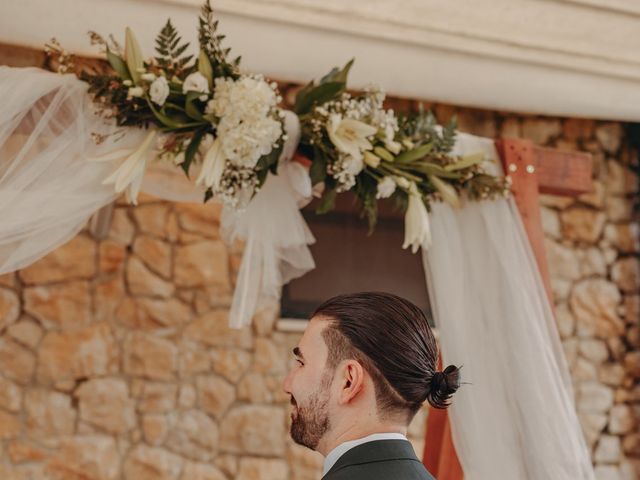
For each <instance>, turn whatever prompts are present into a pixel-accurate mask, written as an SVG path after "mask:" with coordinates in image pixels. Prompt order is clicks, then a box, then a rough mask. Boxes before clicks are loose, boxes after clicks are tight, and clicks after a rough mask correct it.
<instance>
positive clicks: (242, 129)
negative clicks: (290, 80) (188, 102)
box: [206, 76, 282, 168]
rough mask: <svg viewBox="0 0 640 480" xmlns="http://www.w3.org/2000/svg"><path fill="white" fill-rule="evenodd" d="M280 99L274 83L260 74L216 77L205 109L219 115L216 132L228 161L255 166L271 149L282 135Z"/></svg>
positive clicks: (242, 165) (239, 164)
mask: <svg viewBox="0 0 640 480" xmlns="http://www.w3.org/2000/svg"><path fill="white" fill-rule="evenodd" d="M279 100H280V98H279V97H278V95H277V94H276V91H275V89H274V86H273V85H269V84H268V83H267V82H266V81H265V80H264V79H263V78H262V77H260V76H243V77H241V78H240V79H238V80H235V81H234V80H232V79H228V78H218V79H216V81H215V90H214V95H213V99H212V100H210V101H209V102H208V103H207V108H206V113H207V114H213V115H215V116H216V117H218V118H219V119H220V120H219V122H218V124H217V136H218V138H219V139H220V141H221V143H222V147H221V148H222V152H223V153H224V156H225V158H226V159H228V160H229V162H231V163H232V164H233V165H235V166H237V167H246V168H253V167H255V166H256V164H257V162H258V160H259V159H260V157H262V156H263V155H267V154H268V153H269V152H271V150H272V149H273V148H274V145H276V144H277V142H278V140H279V139H280V137H281V136H282V123H281V122H280V121H279V120H278V119H276V118H275V113H276V111H277V103H278V101H279Z"/></svg>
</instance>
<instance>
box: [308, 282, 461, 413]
mask: <svg viewBox="0 0 640 480" xmlns="http://www.w3.org/2000/svg"><path fill="white" fill-rule="evenodd" d="M320 316H321V317H326V318H327V319H328V320H329V321H330V325H329V327H327V328H326V329H325V330H324V331H323V338H324V340H325V343H326V344H327V348H328V351H329V355H328V360H327V367H328V368H333V369H335V367H336V366H337V365H338V364H339V363H340V362H341V361H343V360H346V359H349V358H351V359H355V360H357V361H358V362H360V363H361V364H362V366H363V367H364V369H365V370H366V371H367V372H368V373H369V375H370V376H371V377H372V379H373V383H374V388H375V392H376V402H377V405H378V411H379V414H380V415H382V416H385V415H397V414H400V413H402V412H406V413H407V414H408V421H411V419H412V418H413V416H414V415H415V414H416V412H417V411H418V410H419V409H420V407H421V406H422V404H423V403H424V402H425V401H428V402H429V404H430V405H431V406H433V407H435V408H446V407H447V406H448V405H449V403H450V401H451V397H452V395H453V394H454V393H455V391H456V390H457V389H458V387H459V385H460V369H459V368H457V367H455V366H453V365H450V366H448V367H447V368H445V369H444V371H441V372H439V371H436V366H437V362H438V347H437V344H436V340H435V337H434V336H433V332H432V331H431V328H430V327H429V323H428V321H427V318H426V317H425V315H424V313H423V312H422V310H420V309H419V308H418V307H416V306H415V305H414V304H413V303H411V302H409V301H408V300H405V299H404V298H401V297H399V296H397V295H393V294H390V293H383V292H362V293H355V294H346V295H339V296H337V297H334V298H331V299H329V300H327V301H326V302H324V303H323V304H322V305H320V306H319V307H318V308H317V309H316V311H315V312H314V314H313V316H312V317H320Z"/></svg>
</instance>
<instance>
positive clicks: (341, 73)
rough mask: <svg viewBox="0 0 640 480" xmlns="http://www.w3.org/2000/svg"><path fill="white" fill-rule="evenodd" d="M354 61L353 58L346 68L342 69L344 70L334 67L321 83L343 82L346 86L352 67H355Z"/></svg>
mask: <svg viewBox="0 0 640 480" xmlns="http://www.w3.org/2000/svg"><path fill="white" fill-rule="evenodd" d="M354 61H355V58H352V59H351V60H349V61H348V62H347V64H346V65H345V66H344V67H342V69H339V68H338V67H334V68H333V69H332V70H331V71H330V72H329V73H327V74H326V75H325V76H324V77H322V78H321V79H320V83H321V84H322V83H327V82H342V83H345V84H346V83H347V77H348V76H349V70H351V67H352V66H353V62H354Z"/></svg>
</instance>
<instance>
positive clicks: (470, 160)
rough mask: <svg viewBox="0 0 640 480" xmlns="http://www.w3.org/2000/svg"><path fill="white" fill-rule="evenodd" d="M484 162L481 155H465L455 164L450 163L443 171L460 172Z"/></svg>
mask: <svg viewBox="0 0 640 480" xmlns="http://www.w3.org/2000/svg"><path fill="white" fill-rule="evenodd" d="M483 160H484V154H483V153H473V154H471V155H465V156H464V157H462V158H461V159H460V160H458V161H457V162H456V163H452V164H450V165H445V167H444V169H445V170H447V171H448V172H453V171H456V170H462V169H465V168H469V167H472V166H473V165H477V164H478V163H481V162H482V161H483Z"/></svg>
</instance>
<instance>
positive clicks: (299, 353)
mask: <svg viewBox="0 0 640 480" xmlns="http://www.w3.org/2000/svg"><path fill="white" fill-rule="evenodd" d="M293 354H294V355H295V356H296V357H299V358H301V359H303V360H304V355H302V352H301V351H300V348H299V347H296V348H294V349H293Z"/></svg>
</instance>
